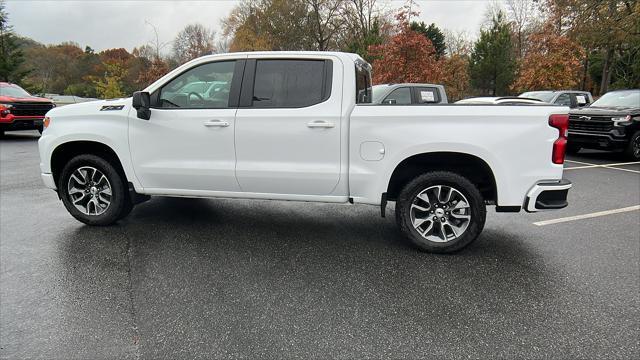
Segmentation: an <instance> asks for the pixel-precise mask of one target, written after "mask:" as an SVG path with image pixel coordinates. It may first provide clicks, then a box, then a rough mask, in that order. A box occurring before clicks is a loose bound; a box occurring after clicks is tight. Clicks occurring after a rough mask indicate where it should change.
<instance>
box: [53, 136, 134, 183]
mask: <svg viewBox="0 0 640 360" xmlns="http://www.w3.org/2000/svg"><path fill="white" fill-rule="evenodd" d="M87 154H91V155H95V156H99V157H101V158H103V159H105V160H107V161H108V162H109V163H110V164H111V165H113V166H114V167H115V168H116V170H117V171H118V172H119V173H120V175H122V178H123V179H126V178H127V177H126V175H125V173H124V169H123V168H122V163H121V162H120V159H119V158H118V155H117V154H116V153H115V151H113V149H111V148H110V147H109V146H107V145H105V144H103V143H99V142H95V141H72V142H68V143H64V144H61V145H59V146H58V147H56V148H55V150H54V151H53V154H51V174H52V175H53V179H54V181H55V182H56V186H57V185H58V178H59V177H60V173H62V169H63V168H64V166H65V165H66V164H67V163H68V162H69V160H71V159H73V158H74V157H76V156H78V155H87Z"/></svg>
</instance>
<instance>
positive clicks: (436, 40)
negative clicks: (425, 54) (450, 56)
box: [411, 21, 447, 59]
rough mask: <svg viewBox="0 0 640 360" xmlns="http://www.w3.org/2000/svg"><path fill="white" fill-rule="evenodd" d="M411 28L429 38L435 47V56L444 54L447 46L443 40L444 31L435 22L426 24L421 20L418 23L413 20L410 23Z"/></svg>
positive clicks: (438, 56)
mask: <svg viewBox="0 0 640 360" xmlns="http://www.w3.org/2000/svg"><path fill="white" fill-rule="evenodd" d="M411 30H413V31H415V32H418V33H420V34H422V35H424V36H425V37H426V38H427V39H429V40H431V43H432V44H433V47H434V48H435V49H436V58H438V59H439V58H440V57H442V56H444V53H445V50H446V48H447V46H446V44H445V41H444V33H443V32H442V31H441V30H440V28H438V27H437V26H436V24H431V25H429V26H427V25H426V24H425V23H424V22H423V21H421V22H419V23H418V22H415V21H414V22H412V23H411Z"/></svg>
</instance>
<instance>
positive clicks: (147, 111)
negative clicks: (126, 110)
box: [132, 91, 151, 120]
mask: <svg viewBox="0 0 640 360" xmlns="http://www.w3.org/2000/svg"><path fill="white" fill-rule="evenodd" d="M132 105H133V108H134V109H136V110H137V111H138V118H140V119H144V120H149V119H150V118H151V97H150V96H149V93H148V92H146V91H136V92H134V93H133V104H132Z"/></svg>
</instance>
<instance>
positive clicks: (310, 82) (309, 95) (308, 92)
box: [252, 60, 331, 108]
mask: <svg viewBox="0 0 640 360" xmlns="http://www.w3.org/2000/svg"><path fill="white" fill-rule="evenodd" d="M330 66H331V61H324V60H258V61H257V62H256V73H255V80H254V87H253V98H252V106H253V107H254V108H299V107H306V106H311V105H315V104H318V103H321V102H323V101H325V100H326V99H328V98H329V95H330V92H331V84H330V83H328V82H329V81H330V76H326V75H327V72H328V71H331V69H330V68H329V69H327V67H330Z"/></svg>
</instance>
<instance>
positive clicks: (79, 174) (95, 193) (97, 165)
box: [58, 155, 131, 225]
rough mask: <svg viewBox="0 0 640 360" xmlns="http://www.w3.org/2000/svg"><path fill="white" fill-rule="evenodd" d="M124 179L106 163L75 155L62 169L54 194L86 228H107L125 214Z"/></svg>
mask: <svg viewBox="0 0 640 360" xmlns="http://www.w3.org/2000/svg"><path fill="white" fill-rule="evenodd" d="M125 189H126V187H125V181H124V178H123V177H122V176H121V175H120V173H118V171H117V170H116V169H115V168H114V166H113V165H111V164H110V163H109V162H108V161H106V160H104V159H102V158H100V157H98V156H95V155H78V156H76V157H74V158H73V159H71V160H70V161H69V162H68V163H67V165H65V167H64V169H63V170H62V174H61V175H60V178H59V180H58V194H59V195H60V198H61V199H62V202H63V203H64V206H65V207H66V208H67V211H69V213H70V214H71V215H72V216H73V217H74V218H76V219H77V220H79V221H81V222H83V223H85V224H87V225H110V224H113V223H115V222H116V221H117V220H118V219H120V218H122V216H123V214H124V215H126V214H127V213H128V211H130V209H129V204H130V203H131V201H130V199H129V195H128V193H127V192H126V191H125Z"/></svg>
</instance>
